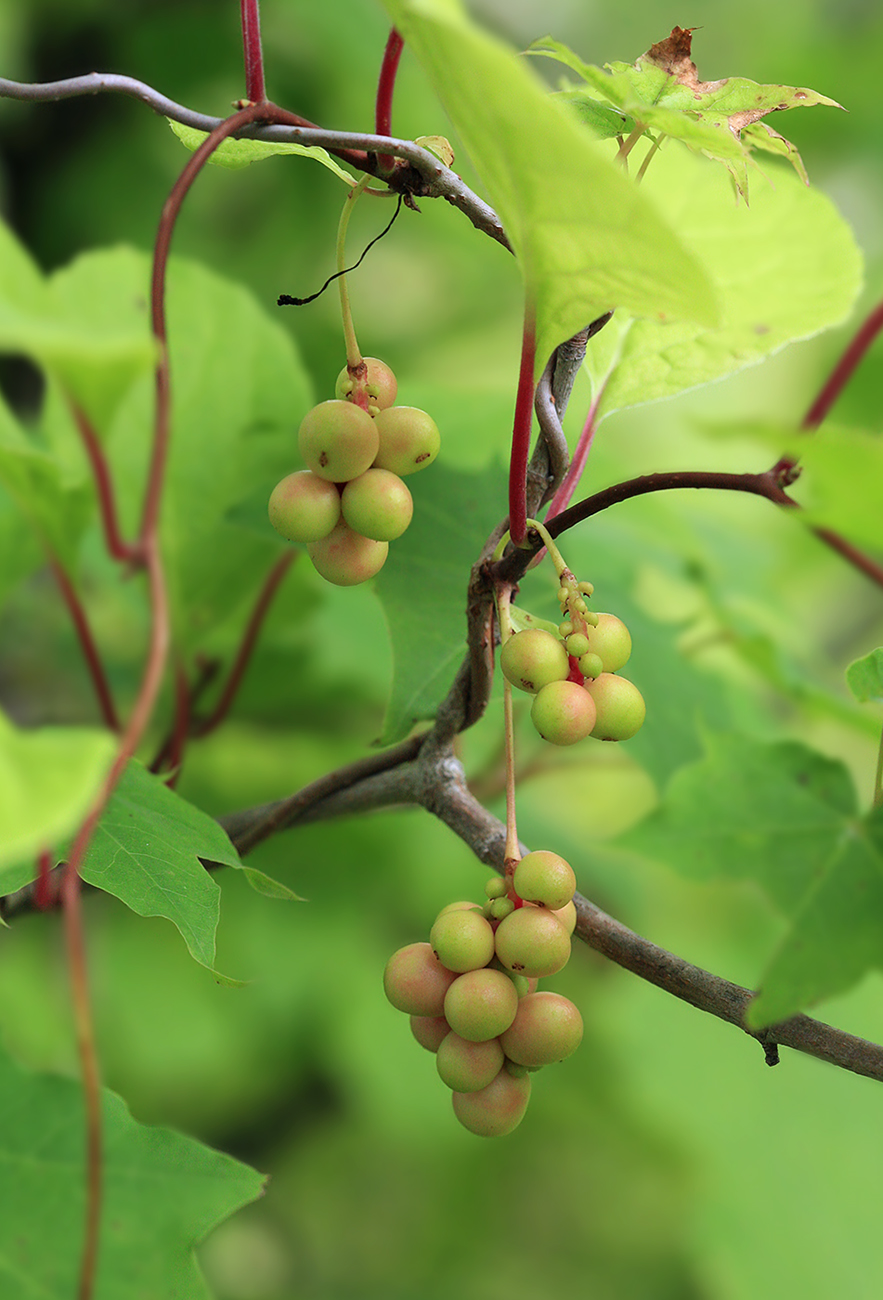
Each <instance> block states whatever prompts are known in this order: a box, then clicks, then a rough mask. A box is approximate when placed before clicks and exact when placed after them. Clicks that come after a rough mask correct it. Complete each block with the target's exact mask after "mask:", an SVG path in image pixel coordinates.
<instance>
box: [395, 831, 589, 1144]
mask: <svg viewBox="0 0 883 1300" xmlns="http://www.w3.org/2000/svg"><path fill="white" fill-rule="evenodd" d="M510 879H511V885H510V886H509V887H508V888H507V884H506V881H505V880H503V879H501V878H500V877H498V876H494V877H492V879H491V880H489V881H488V883H487V885H486V886H485V893H486V894H487V902H486V903H485V905H484V907H481V906H479V904H477V903H469V902H466V903H451V904H450V905H449V906H448V907H445V908H443V909H442V910H441V912H439V914H438V916H437V917H436V920H435V923H434V925H433V927H432V930H431V931H430V934H429V943H412V944H409V945H408V946H407V947H405V948H400V949H399V950H398V952H395V953H393V955H392V957H390V959H389V961H388V962H387V965H386V971H385V972H384V977H383V986H384V989H385V991H386V996H387V998H388V999H389V1001H390V1002H391V1003H392V1005H393V1006H394V1007H396V1008H397V1009H398V1010H399V1011H404V1012H405V1013H406V1014H407V1015H409V1016H410V1017H411V1030H412V1032H413V1034H414V1037H415V1038H416V1039H417V1041H418V1043H420V1045H421V1046H422V1047H425V1048H426V1049H427V1050H428V1051H430V1052H434V1053H435V1055H436V1065H437V1069H438V1073H439V1076H440V1078H441V1079H442V1081H443V1082H444V1083H445V1084H446V1085H447V1086H448V1087H449V1088H450V1089H451V1090H452V1092H453V1104H454V1114H455V1115H456V1117H457V1119H458V1120H459V1121H460V1123H461V1124H462V1125H463V1126H464V1127H465V1128H467V1129H469V1131H470V1132H471V1133H476V1134H478V1136H479V1137H502V1136H504V1135H505V1134H507V1133H511V1132H512V1130H513V1129H514V1128H516V1127H517V1126H518V1125H519V1124H520V1123H521V1120H522V1118H523V1116H524V1112H525V1110H526V1109H527V1103H528V1101H529V1099H530V1088H531V1080H530V1076H531V1073H532V1072H534V1071H535V1070H538V1069H540V1068H541V1067H542V1066H544V1065H550V1064H551V1063H552V1062H554V1061H563V1060H564V1059H565V1058H566V1057H568V1056H570V1055H571V1054H572V1053H573V1052H575V1051H576V1049H577V1047H578V1046H579V1044H580V1041H581V1040H582V1036H583V1023H582V1017H581V1016H580V1013H579V1011H578V1010H577V1008H576V1007H575V1006H574V1005H573V1003H572V1002H570V1001H569V1000H568V999H567V998H565V997H562V996H561V995H560V994H558V993H550V992H541V993H540V992H537V980H538V979H542V978H543V977H545V976H547V975H554V974H556V973H557V972H558V971H559V970H561V968H562V967H563V966H565V965H566V963H567V960H568V958H569V957H570V936H571V934H572V933H573V929H574V926H575V925H576V909H575V907H574V905H573V902H572V899H573V893H574V889H575V885H576V879H575V877H574V874H573V870H572V868H571V867H570V865H569V863H567V862H565V860H564V859H563V858H561V857H559V856H558V854H557V853H550V852H547V851H545V850H540V851H538V852H535V853H528V854H526V855H525V857H523V858H522V859H521V861H520V862H518V863H517V864H516V865H515V870H514V874H513V875H512V876H511V877H510Z"/></svg>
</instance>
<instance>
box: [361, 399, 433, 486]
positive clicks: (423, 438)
mask: <svg viewBox="0 0 883 1300" xmlns="http://www.w3.org/2000/svg"><path fill="white" fill-rule="evenodd" d="M374 424H375V427H376V429H377V433H378V437H379V440H380V447H379V450H378V452H377V456H376V459H375V461H374V464H375V465H376V466H377V467H378V469H388V470H391V471H392V472H393V474H398V475H400V476H402V477H404V476H405V475H406V474H416V472H417V471H418V470H420V469H426V467H427V465H431V464H432V462H433V461H434V460H435V458H436V456H437V455H438V451H439V447H440V445H441V438H440V435H439V431H438V426H437V425H436V423H435V420H433V418H432V416H431V415H427V414H426V412H425V411H420V410H418V408H417V407H416V406H388V407H387V408H386V410H383V411H380V413H379V414H378V415H377V416H376V418H375V420H374ZM366 469H367V466H366Z"/></svg>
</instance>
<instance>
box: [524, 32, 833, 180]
mask: <svg viewBox="0 0 883 1300" xmlns="http://www.w3.org/2000/svg"><path fill="white" fill-rule="evenodd" d="M692 31H693V29H692V28H685V27H675V28H674V29H673V30H672V33H671V35H670V36H667V37H666V38H665V40H662V41H658V42H657V43H656V44H655V45H651V47H650V49H649V50H647V52H646V53H645V54H642V55H641V57H640V58H639V59H638V60H637V61H636V62H635V63H634V65H632V64H628V63H607V64H605V65H604V67H603V68H599V67H595V66H594V65H592V64H589V63H584V62H583V61H582V59H580V58H579V57H578V56H577V55H575V54H574V53H573V51H572V50H569V49H568V48H567V46H566V45H562V44H561V42H560V41H555V40H552V38H551V37H545V38H544V39H543V40H541V41H536V42H535V43H534V44H533V45H532V46H531V48H530V50H529V53H531V54H544V55H548V56H549V57H550V58H553V59H557V60H558V61H559V62H560V63H563V64H564V65H565V66H566V67H568V68H571V69H572V70H573V71H574V72H576V73H578V75H579V76H580V77H581V78H582V79H583V81H584V82H585V83H586V85H587V86H589V87H590V88H591V90H592V91H593V92H594V93H595V94H596V95H598V96H601V97H602V98H603V100H606V101H607V102H608V103H609V104H611V105H613V106H615V107H616V108H618V109H619V110H621V111H622V112H623V113H627V114H629V115H630V116H631V117H632V118H633V119H634V120H635V121H636V122H637V123H639V124H640V126H641V127H644V128H645V129H646V128H649V129H651V130H653V131H657V132H661V133H662V134H664V135H670V136H673V137H674V138H675V139H678V140H682V141H683V142H684V143H685V144H689V145H690V146H691V148H694V149H698V150H700V151H701V152H702V153H704V154H706V155H707V156H708V157H709V158H714V159H717V160H719V161H721V162H724V163H725V164H726V166H727V168H728V170H729V171H730V173H731V175H732V176H733V179H734V180H735V182H736V186H737V188H738V190H739V192H740V193H741V194H742V195H743V196H744V197H745V198H747V197H748V171H747V166H746V164H747V162H748V160H749V158H750V152H751V149H752V148H760V149H766V150H768V151H770V152H773V153H779V154H781V155H783V156H785V157H787V158H788V159H789V160H790V161H791V162H792V163H793V164H794V167H795V169H796V170H797V172H798V174H799V175H800V176H801V178H802V179H803V180H805V179H806V173H805V171H804V169H803V163H802V161H801V158H800V155H799V153H798V152H797V150H796V149H795V147H794V145H792V144H791V143H790V142H789V141H788V140H785V139H784V138H783V137H782V136H780V135H779V134H778V133H777V132H775V131H773V130H772V128H771V127H769V126H768V125H767V124H766V123H765V122H762V121H761V120H760V119H761V118H764V117H766V116H767V115H768V114H769V113H776V112H781V111H782V110H783V109H788V108H809V107H812V106H814V105H819V104H825V105H827V106H828V107H829V108H840V107H842V106H841V105H840V104H838V103H837V102H836V101H835V100H833V99H829V98H828V97H827V96H826V95H820V94H818V92H817V91H814V90H808V89H807V88H806V87H803V86H781V85H767V86H761V85H758V83H757V82H755V81H748V80H747V79H746V78H745V77H724V78H723V79H722V80H720V81H700V80H699V74H698V71H697V69H696V64H695V63H694V62H693V60H692V58H691V57H690V55H691V45H692Z"/></svg>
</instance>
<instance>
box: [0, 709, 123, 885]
mask: <svg viewBox="0 0 883 1300" xmlns="http://www.w3.org/2000/svg"><path fill="white" fill-rule="evenodd" d="M114 748H115V740H114V737H113V736H112V735H111V734H110V733H109V732H106V731H99V730H97V729H95V728H89V727H41V728H39V729H37V730H34V731H24V730H19V729H18V728H17V727H15V726H13V724H12V723H11V722H10V721H9V720H8V718H6V716H5V715H4V714H3V713H0V871H2V876H0V892H2V893H10V892H12V890H14V889H19V888H20V887H21V886H22V885H24V884H26V883H27V882H28V881H29V880H30V879H32V877H33V876H34V874H35V873H34V862H33V860H34V859H35V858H36V856H37V854H38V853H40V852H41V851H42V850H43V849H52V848H54V847H57V846H58V844H59V842H60V841H61V840H62V839H64V838H65V837H66V836H68V835H70V833H71V832H72V831H73V830H74V829H75V828H76V826H77V825H78V824H79V822H80V821H81V820H82V818H83V817H84V816H85V814H86V812H87V811H88V809H89V807H90V805H91V804H92V802H93V800H94V799H95V798H96V797H97V795H98V793H99V791H100V789H101V785H102V782H103V781H104V779H105V777H106V776H107V772H108V769H109V768H110V764H111V761H112V759H113V753H114ZM27 859H31V860H30V861H27Z"/></svg>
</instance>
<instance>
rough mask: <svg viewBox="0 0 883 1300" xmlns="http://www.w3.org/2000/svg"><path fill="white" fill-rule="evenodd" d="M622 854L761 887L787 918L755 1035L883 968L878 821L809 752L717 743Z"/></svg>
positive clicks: (835, 770) (882, 836)
mask: <svg viewBox="0 0 883 1300" xmlns="http://www.w3.org/2000/svg"><path fill="white" fill-rule="evenodd" d="M619 844H620V846H621V847H622V848H625V849H627V850H629V851H632V852H637V853H640V854H642V855H644V856H649V857H652V858H654V859H656V860H658V861H662V862H665V863H667V864H668V865H669V866H671V867H673V868H674V869H675V870H676V871H678V872H680V873H681V874H682V875H685V876H688V877H691V878H694V879H711V878H713V877H715V876H729V877H730V878H732V879H739V880H754V881H756V882H757V883H758V884H759V885H760V886H761V887H762V888H763V889H764V891H765V892H766V894H767V895H768V896H769V898H770V899H771V901H772V902H773V903H774V904H775V905H776V907H777V908H778V909H779V911H780V912H781V913H782V914H783V915H784V916H785V917H786V918H787V919H788V921H789V929H788V931H787V933H786V935H785V938H784V940H783V941H782V944H781V946H780V948H779V949H778V951H777V952H776V954H775V955H774V956H773V958H772V960H771V961H770V963H769V965H768V967H767V970H766V972H765V974H764V976H763V978H762V980H761V982H760V983H761V992H760V994H759V996H758V997H757V998H756V999H755V1001H754V1003H753V1004H752V1008H751V1012H750V1020H751V1023H752V1024H754V1025H762V1024H770V1023H772V1022H774V1021H776V1020H781V1019H783V1018H785V1017H786V1016H789V1015H792V1014H793V1013H794V1012H796V1011H798V1010H801V1009H803V1008H805V1007H808V1006H811V1005H812V1004H813V1003H814V1002H817V1001H819V1000H820V999H821V998H823V997H829V996H833V995H834V994H837V993H842V992H843V991H845V990H846V989H848V988H850V987H851V986H852V985H853V984H855V983H856V982H857V981H858V980H859V979H860V978H861V976H862V975H864V974H865V973H866V971H868V970H871V969H883V812H881V810H879V809H877V810H875V811H874V812H873V813H872V814H871V815H870V816H869V817H867V818H865V819H862V818H860V817H859V816H858V814H857V807H856V795H855V790H854V787H853V785H852V780H851V778H850V776H849V773H848V771H847V769H846V768H845V767H844V766H843V764H842V763H839V762H836V761H834V760H831V759H828V758H825V757H824V756H823V755H821V754H818V753H816V752H815V751H813V750H811V749H808V748H807V747H806V746H804V745H800V744H796V743H793V742H781V743H778V744H773V745H762V744H759V743H758V742H755V741H751V740H748V739H747V738H745V737H741V736H737V735H730V736H715V737H714V738H713V739H710V740H709V742H708V753H707V756H706V757H705V758H704V759H702V760H701V761H700V762H698V763H694V764H691V765H690V766H689V767H685V768H682V769H681V770H680V771H679V772H677V773H676V774H675V776H674V777H673V779H672V781H671V784H670V785H669V788H668V790H667V792H666V795H665V799H664V801H663V803H662V806H661V807H660V808H659V809H658V810H657V811H656V812H654V813H652V814H651V815H650V817H648V818H647V819H646V821H644V822H643V823H642V824H641V825H640V826H638V827H636V828H635V829H634V830H632V831H630V832H629V833H628V834H627V835H625V836H623V837H622V839H621V840H620V841H619Z"/></svg>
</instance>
